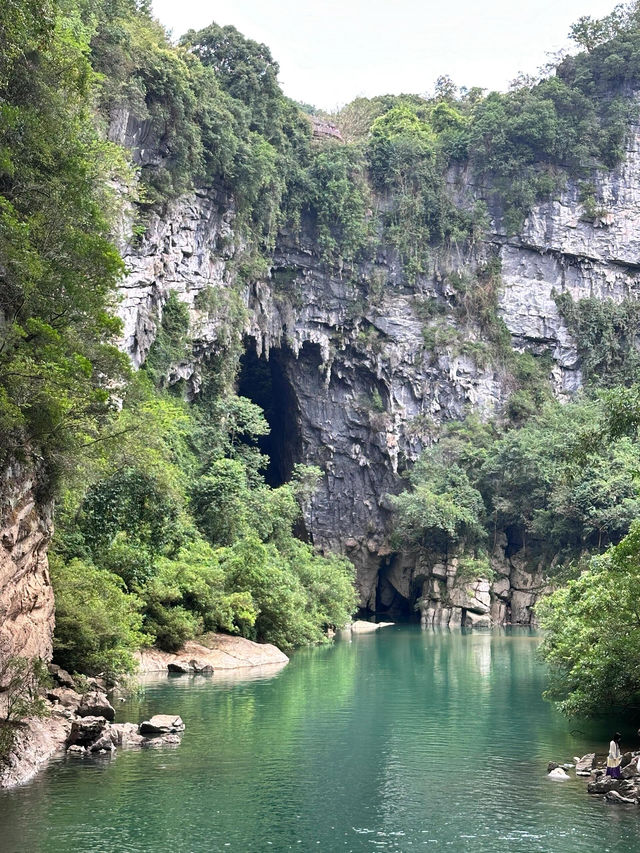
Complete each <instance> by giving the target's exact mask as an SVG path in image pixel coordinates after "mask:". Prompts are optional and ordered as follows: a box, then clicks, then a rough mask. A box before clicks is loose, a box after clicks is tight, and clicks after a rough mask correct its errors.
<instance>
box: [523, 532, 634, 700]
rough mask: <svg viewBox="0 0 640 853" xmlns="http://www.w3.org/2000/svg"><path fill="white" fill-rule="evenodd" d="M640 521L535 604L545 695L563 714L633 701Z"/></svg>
mask: <svg viewBox="0 0 640 853" xmlns="http://www.w3.org/2000/svg"><path fill="white" fill-rule="evenodd" d="M639 600H640V525H639V524H638V523H637V522H636V523H635V524H634V525H633V527H632V529H631V532H630V533H629V535H628V536H627V537H626V538H625V539H623V540H622V542H620V544H619V545H616V546H614V547H612V548H611V549H610V550H609V551H608V552H607V553H606V554H605V555H604V556H602V557H596V558H593V560H592V561H591V563H590V565H589V568H588V569H586V570H585V571H583V572H582V573H581V575H580V576H579V577H578V578H576V579H575V580H571V581H569V582H568V583H567V584H566V585H565V586H563V587H561V588H560V589H558V590H556V591H555V592H554V593H553V594H552V595H550V596H548V597H546V598H544V599H543V600H542V601H541V602H540V603H539V604H538V605H537V607H536V613H537V615H538V618H539V620H540V624H541V626H542V628H543V629H544V631H545V638H544V640H543V644H542V650H541V651H542V656H543V657H544V659H545V660H546V661H547V663H548V665H549V667H550V671H551V681H550V686H549V688H548V690H547V693H546V696H547V698H549V699H552V700H554V701H556V702H558V704H559V707H560V708H561V710H562V711H563V712H564V713H566V714H568V715H571V716H598V715H604V714H610V713H611V711H612V710H620V709H622V708H631V709H634V710H637V709H638V708H640V613H639V610H638V601H639Z"/></svg>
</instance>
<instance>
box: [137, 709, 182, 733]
mask: <svg viewBox="0 0 640 853" xmlns="http://www.w3.org/2000/svg"><path fill="white" fill-rule="evenodd" d="M183 731H184V723H183V722H182V718H181V717H174V716H171V714H156V715H155V716H154V717H151V719H150V720H145V721H144V722H142V723H140V734H142V735H164V734H170V733H171V734H173V733H175V732H183Z"/></svg>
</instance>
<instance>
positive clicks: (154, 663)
mask: <svg viewBox="0 0 640 853" xmlns="http://www.w3.org/2000/svg"><path fill="white" fill-rule="evenodd" d="M198 640H199V641H198V642H195V641H190V642H188V643H185V645H184V646H183V647H182V648H181V649H180V650H179V651H178V652H175V653H169V652H162V651H160V650H159V649H142V650H141V651H140V652H138V654H137V655H136V658H137V662H138V673H137V674H138V675H140V676H144V675H149V674H152V673H161V672H164V673H167V672H185V673H186V672H191V673H194V674H196V673H198V674H201V675H213V674H215V673H216V672H225V673H232V672H234V671H247V672H250V671H251V670H252V669H254V668H255V669H258V668H261V667H265V666H275V665H279V666H285V665H286V664H287V663H288V662H289V658H288V657H287V655H285V654H284V652H282V651H280V649H278V648H277V647H276V646H274V645H272V644H270V643H255V642H253V641H251V640H246V639H244V638H243V637H232V636H229V635H227V634H215V633H210V634H205V635H203V636H202V637H199V638H198ZM51 669H52V674H53V679H54V682H55V686H54V687H53V688H52V689H51V690H49V691H48V692H47V716H46V717H43V718H29V719H27V720H25V721H24V722H23V723H22V724H20V725H19V726H17V727H16V730H15V739H14V745H13V749H12V752H11V755H10V756H9V757H8V759H7V760H6V761H5V762H4V765H3V766H1V767H0V788H13V787H15V786H17V785H23V784H25V783H26V782H28V781H30V780H31V779H32V778H33V777H34V776H35V775H36V773H37V772H38V771H39V770H40V769H41V768H42V767H43V766H44V765H45V764H46V763H47V762H48V761H49V760H50V759H51V758H52V757H53V756H55V755H58V754H61V753H62V752H64V750H65V749H66V747H67V746H68V745H69V744H70V738H71V736H72V733H73V730H74V725H75V726H76V728H77V727H78V725H80V721H82V720H91V719H100V720H104V723H105V724H106V725H102V724H100V725H101V726H102V728H101V730H100V733H99V735H100V736H102V734H103V733H104V730H105V729H106V728H109V727H110V726H111V723H112V722H113V719H114V717H115V710H114V709H113V707H112V706H111V705H110V703H109V702H108V700H107V697H106V695H104V693H103V689H104V685H103V684H102V683H101V682H100V680H95V679H90V691H89V692H88V693H86V694H85V695H82V694H80V693H79V692H77V691H76V684H75V683H74V680H73V678H72V677H71V676H70V675H69V674H68V673H65V672H64V670H59V668H58V667H52V668H51ZM86 701H89V703H93V705H94V706H95V707H88V706H87V707H85V706H83V702H86ZM90 712H91V713H90ZM124 725H126V726H131V725H134V724H129V723H126V724H124ZM134 728H135V725H134ZM97 739H98V735H96V740H97ZM130 740H132V739H131V738H130ZM120 741H122V739H121V738H120ZM121 745H122V744H121ZM136 745H139V744H136ZM88 746H90V747H91V746H92V744H88Z"/></svg>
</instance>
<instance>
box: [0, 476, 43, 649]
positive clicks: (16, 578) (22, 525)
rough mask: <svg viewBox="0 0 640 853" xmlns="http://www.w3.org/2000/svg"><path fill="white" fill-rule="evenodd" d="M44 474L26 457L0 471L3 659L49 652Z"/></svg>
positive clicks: (0, 637) (0, 635)
mask: <svg viewBox="0 0 640 853" xmlns="http://www.w3.org/2000/svg"><path fill="white" fill-rule="evenodd" d="M40 487H41V477H40V475H39V472H38V471H37V468H36V467H35V466H34V465H33V464H30V463H29V462H27V461H24V462H21V461H18V460H17V459H14V460H12V462H11V464H10V465H9V466H8V467H6V468H5V469H4V470H3V471H2V473H1V474H0V496H1V497H0V499H1V503H0V663H1V662H2V661H6V660H7V659H8V658H10V657H14V656H17V655H22V656H25V657H29V658H32V657H41V658H44V659H45V660H48V659H49V658H50V657H51V651H52V646H51V640H52V635H53V625H54V603H53V590H52V589H51V582H50V580H49V566H48V562H47V546H48V544H49V540H50V538H51V534H52V529H53V525H52V506H51V504H50V503H49V502H47V501H46V500H44V501H43V500H42V499H41V497H40V496H39V491H40Z"/></svg>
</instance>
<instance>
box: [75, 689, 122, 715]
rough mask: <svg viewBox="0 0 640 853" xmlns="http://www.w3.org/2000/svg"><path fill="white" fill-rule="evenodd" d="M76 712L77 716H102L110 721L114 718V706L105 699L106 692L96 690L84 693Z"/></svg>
mask: <svg viewBox="0 0 640 853" xmlns="http://www.w3.org/2000/svg"><path fill="white" fill-rule="evenodd" d="M76 713H77V714H78V716H79V717H95V716H98V717H104V718H105V719H107V720H109V721H110V722H111V721H113V720H115V718H116V711H115V708H114V707H113V705H112V704H111V702H109V700H108V699H107V695H106V693H101V692H100V691H98V690H93V691H91V692H90V693H85V694H84V696H83V697H82V701H81V702H80V706H79V707H78V710H77V712H76Z"/></svg>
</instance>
